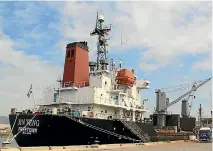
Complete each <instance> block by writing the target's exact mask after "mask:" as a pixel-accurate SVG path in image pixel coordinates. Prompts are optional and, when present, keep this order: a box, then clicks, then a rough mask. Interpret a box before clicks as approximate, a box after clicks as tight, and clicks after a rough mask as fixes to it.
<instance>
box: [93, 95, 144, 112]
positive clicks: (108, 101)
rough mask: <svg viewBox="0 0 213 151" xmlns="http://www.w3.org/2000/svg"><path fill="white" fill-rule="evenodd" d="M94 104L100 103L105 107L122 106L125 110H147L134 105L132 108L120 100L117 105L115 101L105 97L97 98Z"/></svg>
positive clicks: (142, 106)
mask: <svg viewBox="0 0 213 151" xmlns="http://www.w3.org/2000/svg"><path fill="white" fill-rule="evenodd" d="M94 102H95V103H100V104H103V105H113V106H120V107H124V108H128V107H130V108H135V109H141V110H146V107H145V105H133V106H132V107H131V106H128V103H127V102H126V101H125V100H124V101H122V100H119V101H118V104H116V103H115V100H114V99H109V98H104V97H95V101H94Z"/></svg>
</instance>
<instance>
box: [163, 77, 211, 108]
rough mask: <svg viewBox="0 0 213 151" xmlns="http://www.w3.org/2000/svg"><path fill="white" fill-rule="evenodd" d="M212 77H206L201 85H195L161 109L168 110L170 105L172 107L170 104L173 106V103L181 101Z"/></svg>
mask: <svg viewBox="0 0 213 151" xmlns="http://www.w3.org/2000/svg"><path fill="white" fill-rule="evenodd" d="M211 79H212V77H211V78H208V79H206V80H204V81H203V82H201V83H200V84H199V85H197V86H194V87H193V88H192V89H191V90H190V91H188V92H186V93H184V94H183V95H181V96H180V97H178V98H177V99H176V100H174V101H172V102H171V103H169V104H168V105H167V107H165V108H163V109H162V110H161V111H164V110H166V109H167V108H168V107H170V106H172V105H173V104H175V103H177V102H179V101H180V100H181V99H183V98H184V97H185V96H187V95H189V94H190V93H191V92H193V91H196V90H197V89H198V88H199V87H201V86H202V85H204V84H206V83H207V82H208V81H210V80H211Z"/></svg>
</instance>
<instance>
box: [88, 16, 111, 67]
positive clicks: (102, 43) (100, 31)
mask: <svg viewBox="0 0 213 151" xmlns="http://www.w3.org/2000/svg"><path fill="white" fill-rule="evenodd" d="M103 22H104V16H103V15H98V12H97V19H96V26H95V29H94V30H93V31H92V32H91V33H90V36H95V35H98V42H97V65H96V67H97V70H107V66H108V64H109V62H108V58H107V48H106V47H107V40H109V39H106V37H105V36H106V35H108V34H109V31H111V25H110V26H109V27H103Z"/></svg>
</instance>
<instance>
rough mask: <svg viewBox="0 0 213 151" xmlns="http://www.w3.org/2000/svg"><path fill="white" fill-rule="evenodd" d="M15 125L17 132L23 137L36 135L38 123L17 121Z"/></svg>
mask: <svg viewBox="0 0 213 151" xmlns="http://www.w3.org/2000/svg"><path fill="white" fill-rule="evenodd" d="M17 124H18V132H19V131H21V133H22V134H23V135H31V134H37V132H38V127H39V125H40V121H39V120H32V119H19V120H18V123H17ZM26 125H27V126H26Z"/></svg>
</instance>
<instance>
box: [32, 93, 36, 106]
mask: <svg viewBox="0 0 213 151" xmlns="http://www.w3.org/2000/svg"><path fill="white" fill-rule="evenodd" d="M32 99H33V103H34V107H36V103H35V100H34V93H33V90H32Z"/></svg>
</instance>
